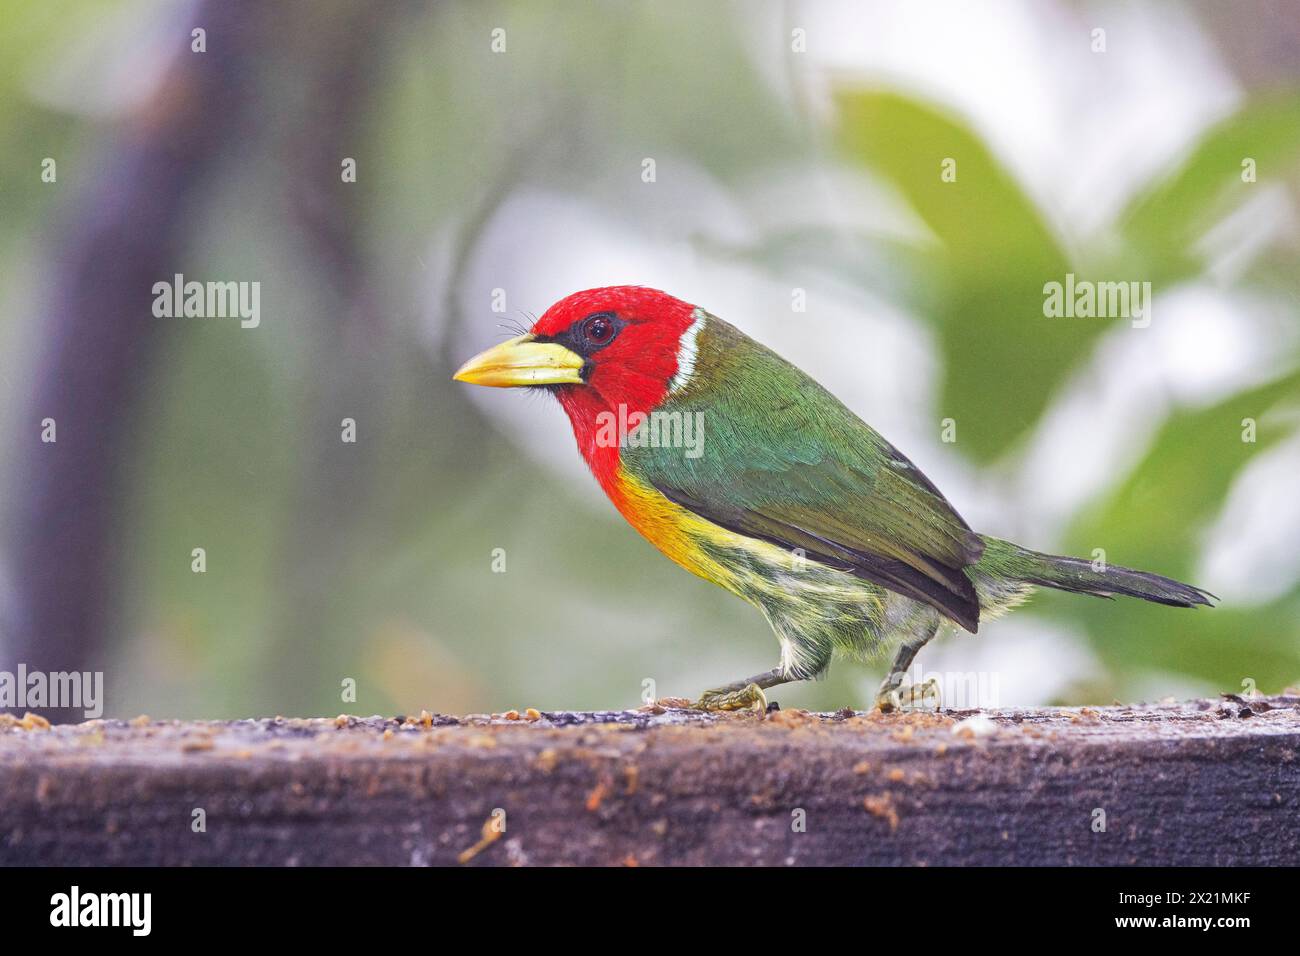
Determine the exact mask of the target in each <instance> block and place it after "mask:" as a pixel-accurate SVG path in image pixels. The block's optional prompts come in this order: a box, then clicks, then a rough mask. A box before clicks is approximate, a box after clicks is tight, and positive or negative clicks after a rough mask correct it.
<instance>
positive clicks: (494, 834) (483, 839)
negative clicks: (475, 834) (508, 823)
mask: <svg viewBox="0 0 1300 956" xmlns="http://www.w3.org/2000/svg"><path fill="white" fill-rule="evenodd" d="M480 832H481V835H480V837H479V841H478V842H477V843H475V844H474V845H473V846H471V847H466V848H465V849H463V850H461V851H460V853H459V854H457V856H456V862H457V863H468V862H469V861H470V860H472V859H474V857H476V856H478V855H479V854H480V853H482V852H483V851H484V850H486V849H487V848H488V847H490V846H491V845H492V844H493V843H495V842H496V841H497V840H499V839H501V834H502V832H503V831H502V829H501V827H500V826H499V825H498V824H497V818H496V815H495V814H493V815H489V816H488V818H487V820H485V821H484V823H483V829H482V831H480Z"/></svg>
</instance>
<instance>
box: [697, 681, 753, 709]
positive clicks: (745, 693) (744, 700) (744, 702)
mask: <svg viewBox="0 0 1300 956" xmlns="http://www.w3.org/2000/svg"><path fill="white" fill-rule="evenodd" d="M695 709H696V710H753V711H757V712H758V713H760V714H761V713H764V712H766V710H767V696H766V695H765V694H764V693H763V688H761V687H759V686H758V685H757V684H746V685H745V686H744V687H742V688H740V689H739V690H729V689H727V688H725V687H723V688H718V689H716V690H706V691H705V692H704V693H702V694H700V699H699V700H697V701H696V702H695Z"/></svg>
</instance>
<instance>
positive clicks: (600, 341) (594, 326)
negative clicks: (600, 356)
mask: <svg viewBox="0 0 1300 956" xmlns="http://www.w3.org/2000/svg"><path fill="white" fill-rule="evenodd" d="M615 331H616V329H615V326H614V320H613V319H612V318H611V317H610V316H608V315H604V314H600V315H592V316H588V317H587V319H586V320H585V321H584V322H583V323H582V337H583V338H585V339H586V340H587V341H588V342H590V343H591V344H592V345H608V344H609V343H610V341H611V340H612V339H613V338H614V332H615Z"/></svg>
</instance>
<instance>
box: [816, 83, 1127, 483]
mask: <svg viewBox="0 0 1300 956" xmlns="http://www.w3.org/2000/svg"><path fill="white" fill-rule="evenodd" d="M838 102H839V106H840V109H841V123H840V142H841V144H842V146H843V148H844V150H845V152H846V153H847V154H848V155H849V156H850V157H852V158H853V159H854V160H855V161H856V162H858V163H860V164H862V165H864V166H867V167H869V168H870V169H872V170H874V171H875V172H877V173H878V174H880V175H882V176H884V177H885V178H886V179H887V180H888V181H889V182H891V183H892V184H893V185H894V186H895V187H896V188H897V189H898V190H899V191H900V192H901V193H902V195H903V197H904V198H905V199H906V200H907V201H908V202H909V203H910V204H911V206H912V207H913V209H914V210H915V211H916V212H917V214H918V215H919V216H920V217H921V218H922V219H923V220H924V222H925V223H926V225H928V226H929V228H930V230H931V231H932V232H933V233H934V236H935V238H936V239H937V240H938V242H939V244H940V246H941V250H942V251H941V254H940V255H938V256H937V257H936V259H935V262H936V264H937V269H936V273H935V275H934V276H933V278H932V283H933V285H934V287H933V288H930V289H927V290H925V292H924V294H921V295H918V296H917V298H916V300H915V301H914V303H913V304H914V307H915V308H917V310H918V311H919V312H920V313H921V314H922V315H924V317H925V318H926V319H927V320H928V321H930V322H931V323H932V324H933V325H934V326H935V328H936V330H937V331H938V333H939V344H940V348H941V351H942V355H943V358H944V361H945V369H944V380H943V387H942V394H941V400H940V401H941V405H940V409H939V411H940V413H941V414H942V415H944V416H951V417H953V418H956V419H957V420H958V421H959V422H960V423H961V428H962V432H961V434H962V440H961V442H960V445H959V447H960V448H961V449H962V450H964V451H965V452H966V453H967V454H969V455H970V456H971V457H973V458H974V459H976V460H977V461H980V462H987V461H990V460H992V459H994V458H996V457H998V456H999V455H1001V454H1003V453H1004V452H1006V451H1007V450H1008V449H1009V448H1010V447H1011V446H1012V444H1013V443H1014V442H1015V441H1016V440H1017V439H1019V438H1020V437H1021V436H1022V435H1024V434H1025V432H1027V431H1028V430H1029V429H1030V428H1031V427H1032V426H1033V425H1034V423H1035V422H1037V420H1038V418H1039V416H1040V415H1042V413H1043V411H1044V410H1045V409H1046V407H1047V405H1048V403H1049V402H1050V400H1051V398H1052V395H1053V394H1054V393H1055V392H1056V390H1057V388H1058V386H1059V384H1060V382H1061V381H1062V380H1063V379H1064V378H1065V377H1066V374H1067V373H1068V371H1069V370H1070V369H1071V368H1072V367H1073V366H1074V365H1075V363H1076V362H1078V361H1079V360H1080V359H1081V358H1082V357H1084V356H1087V355H1088V354H1090V353H1091V351H1092V347H1093V344H1094V342H1095V341H1096V339H1097V338H1098V336H1100V335H1101V333H1102V331H1103V330H1104V329H1105V328H1106V327H1107V326H1108V324H1109V322H1108V321H1107V320H1101V319H1085V320H1075V319H1049V318H1046V317H1045V316H1044V315H1043V302H1044V293H1043V286H1044V285H1045V284H1046V283H1047V282H1052V281H1056V282H1061V281H1064V277H1065V274H1066V273H1067V272H1068V271H1069V267H1068V263H1067V259H1066V256H1065V253H1064V252H1063V251H1062V249H1061V247H1060V245H1059V243H1058V242H1057V239H1056V237H1055V236H1054V235H1053V234H1052V232H1051V230H1049V229H1048V227H1047V225H1046V223H1045V222H1044V221H1043V219H1042V217H1041V216H1040V215H1039V213H1038V210H1037V209H1036V208H1035V206H1034V203H1033V202H1032V200H1031V199H1030V198H1029V197H1028V196H1026V195H1025V193H1024V191H1023V190H1022V189H1021V188H1020V186H1019V184H1018V183H1017V182H1016V181H1015V179H1014V177H1013V176H1012V175H1011V174H1010V173H1009V172H1007V170H1006V169H1005V168H1004V167H1003V165H1002V164H1001V163H1000V162H999V161H998V159H997V158H996V157H995V156H993V155H992V154H991V153H990V152H989V150H988V149H987V148H986V147H985V146H984V145H983V143H982V142H981V140H980V138H979V136H977V135H976V134H975V133H974V132H973V131H972V130H971V129H970V128H969V127H968V126H967V125H966V124H965V123H963V122H962V121H961V120H959V119H957V118H956V117H954V116H952V115H949V114H947V113H944V112H942V111H940V110H939V109H937V108H935V107H933V106H929V105H926V104H923V103H920V102H918V101H917V100H914V99H911V98H909V97H906V96H902V95H899V94H896V93H890V92H873V91H846V92H843V93H841V95H840V96H839V98H838ZM947 159H951V160H955V161H956V179H955V181H952V182H945V181H944V179H943V178H942V177H941V175H940V172H941V168H942V167H941V164H942V163H943V162H944V161H945V160H947Z"/></svg>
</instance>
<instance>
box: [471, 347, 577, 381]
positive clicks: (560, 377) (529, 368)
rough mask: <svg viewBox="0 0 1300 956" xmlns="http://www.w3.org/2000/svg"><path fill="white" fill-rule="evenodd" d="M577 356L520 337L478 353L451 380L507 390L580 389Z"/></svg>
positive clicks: (561, 348) (562, 348)
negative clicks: (525, 387)
mask: <svg viewBox="0 0 1300 956" xmlns="http://www.w3.org/2000/svg"><path fill="white" fill-rule="evenodd" d="M582 365H583V359H582V356H581V355H578V354H576V353H574V352H570V351H569V350H568V349H566V348H565V347H564V346H563V345H556V344H555V343H554V342H536V341H534V340H533V337H532V336H531V335H521V336H519V337H518V338H515V339H511V340H510V341H508V342H502V343H501V344H500V345H494V346H492V348H490V349H488V350H487V351H486V352H480V353H479V354H478V355H475V356H474V357H473V358H472V359H470V360H469V361H468V362H466V363H465V364H464V365H462V366H461V367H460V371H458V372H457V373H456V374H455V375H453V376H452V378H454V379H455V380H456V381H458V382H469V383H470V384H471V385H492V386H495V387H497V388H511V387H513V386H517V385H581V384H582V374H581V373H582Z"/></svg>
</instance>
